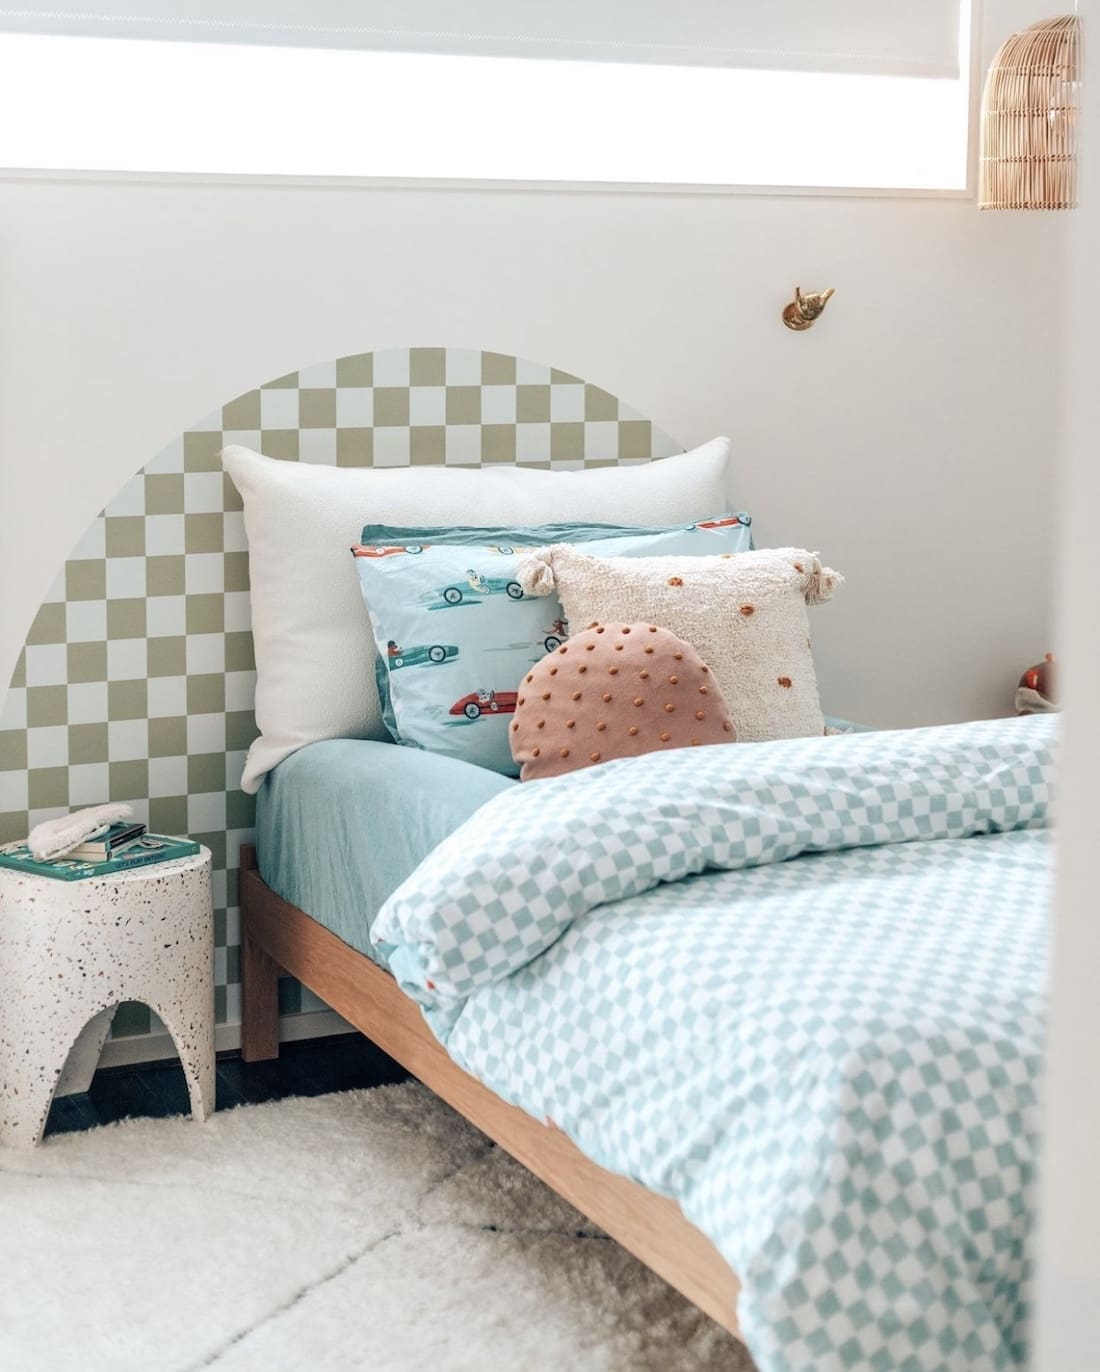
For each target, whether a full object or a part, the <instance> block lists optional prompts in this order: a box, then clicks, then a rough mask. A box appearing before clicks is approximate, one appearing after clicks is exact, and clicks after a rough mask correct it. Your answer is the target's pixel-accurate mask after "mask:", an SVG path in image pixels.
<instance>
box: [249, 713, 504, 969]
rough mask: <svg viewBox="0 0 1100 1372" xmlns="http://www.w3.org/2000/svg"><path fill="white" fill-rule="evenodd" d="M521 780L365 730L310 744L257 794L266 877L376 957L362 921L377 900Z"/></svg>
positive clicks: (346, 939)
mask: <svg viewBox="0 0 1100 1372" xmlns="http://www.w3.org/2000/svg"><path fill="white" fill-rule="evenodd" d="M518 784H519V783H518V782H516V781H514V780H512V779H511V778H510V777H503V776H500V775H498V774H497V773H496V772H490V771H487V770H486V769H485V768H484V767H475V766H474V765H473V764H472V763H469V762H461V761H459V760H458V759H457V758H448V757H438V756H437V755H436V754H434V753H426V752H422V751H420V750H419V749H417V748H402V747H398V746H397V744H394V743H378V742H374V741H372V740H369V739H351V738H336V739H328V740H326V741H325V742H323V743H311V744H310V745H309V747H308V748H300V749H299V750H298V752H296V753H292V754H291V755H290V757H288V758H286V759H284V761H282V762H280V763H279V765H278V767H276V768H275V770H274V771H272V772H269V773H268V775H267V776H266V778H265V779H264V783H263V786H262V787H261V788H260V792H259V795H258V796H257V798H256V855H257V861H258V862H259V867H260V875H261V876H262V877H263V879H264V881H265V882H266V883H267V884H268V886H270V887H271V889H272V890H273V891H276V892H277V893H278V894H279V895H280V896H282V898H283V899H284V900H287V901H289V902H290V903H291V905H296V906H298V908H299V909H300V910H304V911H305V912H306V913H307V914H309V915H312V916H313V918H314V919H315V920H317V921H318V922H319V923H320V924H323V925H324V926H325V928H326V929H331V930H332V932H333V933H334V934H335V935H336V936H337V937H338V938H341V939H343V940H344V942H345V943H349V944H350V945H351V946H352V947H353V948H356V949H358V951H359V952H361V953H366V954H367V955H368V956H369V957H372V958H374V960H375V961H376V962H384V959H383V958H382V957H381V955H380V954H379V953H378V952H377V951H376V950H375V949H374V947H373V946H372V944H371V941H370V937H369V934H368V930H369V929H370V925H371V921H372V920H373V919H374V916H375V914H376V913H377V912H378V909H379V907H380V906H381V904H382V902H383V901H384V900H385V899H386V897H387V896H389V895H390V893H391V892H392V891H394V890H396V888H397V887H398V886H399V885H400V884H401V882H403V881H404V880H405V878H406V877H407V876H409V874H410V873H411V872H412V871H413V869H414V868H415V867H416V866H417V865H418V864H419V863H420V862H421V861H422V860H423V859H424V858H426V857H427V855H428V854H429V853H430V852H431V851H432V849H433V848H434V847H435V846H436V844H438V843H440V842H442V840H443V839H445V838H446V837H447V835H448V834H450V833H451V832H453V830H455V829H457V828H458V826H459V825H460V824H462V823H463V822H464V821H465V820H467V819H468V818H469V817H470V816H471V815H472V814H473V813H474V811H475V810H477V809H478V808H479V807H480V806H481V805H483V804H484V803H485V801H487V800H488V799H489V798H490V797H491V796H495V795H496V794H497V792H498V791H504V790H507V789H508V787H510V786H517V785H518Z"/></svg>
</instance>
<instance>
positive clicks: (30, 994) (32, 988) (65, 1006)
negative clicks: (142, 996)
mask: <svg viewBox="0 0 1100 1372" xmlns="http://www.w3.org/2000/svg"><path fill="white" fill-rule="evenodd" d="M17 989H18V994H16V993H15V992H11V991H9V992H8V994H7V995H6V996H5V998H4V999H3V1001H2V1004H0V1145H5V1146H7V1147H9V1148H33V1147H35V1145H36V1144H37V1143H39V1142H40V1141H41V1139H42V1131H43V1130H44V1129H45V1127H46V1116H47V1115H48V1114H49V1113H50V1102H51V1101H52V1100H53V1098H54V1092H55V1091H56V1089H57V1086H58V1083H59V1082H60V1081H61V1080H62V1077H63V1076H64V1074H65V1065H66V1063H67V1062H68V1060H69V1059H70V1057H71V1055H72V1053H73V1050H74V1048H75V1046H76V1045H77V1044H78V1043H80V1042H81V1041H84V1042H85V1043H87V1042H88V1041H89V1040H88V1038H87V1036H88V1035H89V1034H91V1035H92V1037H93V1038H100V1034H101V1032H102V1037H104V1038H105V1037H106V1034H107V1029H108V1028H109V1027H110V1023H111V1020H112V1018H113V1017H114V1013H115V1010H116V1009H117V1008H118V1006H117V1003H116V1004H114V1005H109V1006H104V1005H103V1004H102V1002H101V1003H99V1004H96V1003H95V1002H94V1001H93V1002H92V1004H90V1005H89V1004H87V1003H81V1002H80V1001H79V1000H74V1001H71V1002H68V1003H65V1002H63V1003H61V1004H60V1005H59V1004H57V1003H56V1002H55V1001H54V1000H53V999H52V997H51V996H49V995H48V994H46V993H45V992H44V991H43V990H42V989H41V986H40V983H38V982H34V981H33V980H29V981H25V982H24V983H23V984H22V986H21V987H20V988H17ZM86 1017H88V1018H86ZM100 1041H101V1042H102V1039H101V1040H100ZM96 1056H97V1058H98V1053H97V1055H96Z"/></svg>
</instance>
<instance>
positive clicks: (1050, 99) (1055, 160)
mask: <svg viewBox="0 0 1100 1372" xmlns="http://www.w3.org/2000/svg"><path fill="white" fill-rule="evenodd" d="M1080 52H1081V27H1080V21H1079V20H1078V18H1077V16H1076V15H1075V14H1068V15H1063V16H1060V17H1059V18H1057V19H1043V20H1042V21H1040V22H1039V23H1038V24H1032V25H1031V27H1030V28H1027V29H1024V31H1023V32H1022V33H1016V34H1013V36H1012V37H1011V38H1010V39H1008V41H1007V42H1006V43H1004V44H1002V46H1001V49H1000V51H999V52H998V53H997V56H996V57H995V58H994V59H993V65H992V66H991V67H990V68H989V74H988V75H987V76H986V79H985V90H984V91H983V93H982V136H981V168H980V172H979V181H978V208H979V209H982V210H1069V209H1072V208H1073V207H1074V206H1075V205H1076V204H1077V111H1078V107H1079V103H1080V81H1081V66H1080Z"/></svg>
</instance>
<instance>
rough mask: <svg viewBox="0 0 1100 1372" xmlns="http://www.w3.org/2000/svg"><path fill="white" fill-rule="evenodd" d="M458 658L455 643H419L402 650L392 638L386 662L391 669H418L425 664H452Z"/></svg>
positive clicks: (387, 650)
mask: <svg viewBox="0 0 1100 1372" xmlns="http://www.w3.org/2000/svg"><path fill="white" fill-rule="evenodd" d="M457 656H458V649H457V648H456V647H455V646H454V644H453V643H432V644H430V645H429V644H427V643H418V644H417V645H416V646H415V647H414V648H401V647H399V646H398V644H397V643H395V642H394V640H393V639H392V638H391V639H390V641H389V642H388V643H387V644H386V661H387V662H388V663H389V665H390V666H391V667H418V666H420V665H421V664H422V663H425V662H450V661H451V659H452V658H456V657H457Z"/></svg>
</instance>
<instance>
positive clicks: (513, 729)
mask: <svg viewBox="0 0 1100 1372" xmlns="http://www.w3.org/2000/svg"><path fill="white" fill-rule="evenodd" d="M518 728H519V725H518V724H513V725H512V733H515V732H516V730H517V729H518Z"/></svg>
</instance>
